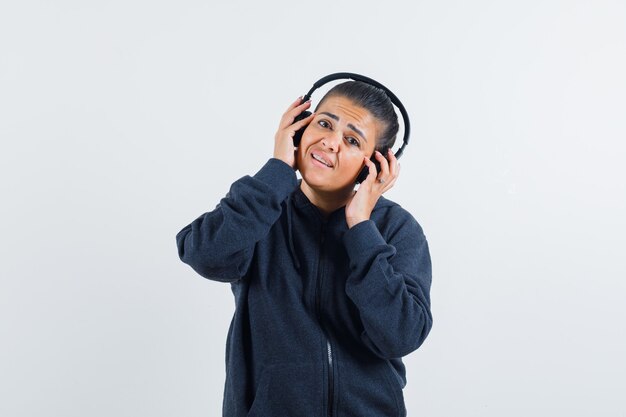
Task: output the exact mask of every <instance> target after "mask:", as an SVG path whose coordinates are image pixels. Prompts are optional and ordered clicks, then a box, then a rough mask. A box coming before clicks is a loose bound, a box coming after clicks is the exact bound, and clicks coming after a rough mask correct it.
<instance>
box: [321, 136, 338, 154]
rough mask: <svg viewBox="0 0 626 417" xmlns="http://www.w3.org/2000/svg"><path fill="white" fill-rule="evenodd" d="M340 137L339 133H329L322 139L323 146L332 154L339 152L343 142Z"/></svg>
mask: <svg viewBox="0 0 626 417" xmlns="http://www.w3.org/2000/svg"><path fill="white" fill-rule="evenodd" d="M340 136H341V135H340V134H339V132H332V133H329V134H327V135H326V136H324V138H323V139H322V145H323V146H324V148H328V150H329V151H331V152H337V150H339V143H340V142H341V137H340Z"/></svg>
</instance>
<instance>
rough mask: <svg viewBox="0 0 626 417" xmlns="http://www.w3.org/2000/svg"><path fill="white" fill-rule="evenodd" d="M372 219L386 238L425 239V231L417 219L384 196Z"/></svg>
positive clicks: (380, 199) (373, 212)
mask: <svg viewBox="0 0 626 417" xmlns="http://www.w3.org/2000/svg"><path fill="white" fill-rule="evenodd" d="M371 219H372V220H373V221H374V223H376V226H377V227H378V230H379V231H380V232H381V234H382V235H383V236H385V237H386V238H401V239H404V238H407V237H408V238H411V237H412V238H414V239H423V238H424V230H423V228H422V226H421V225H420V224H419V222H418V221H417V219H416V218H415V217H414V216H413V215H412V214H411V213H410V212H409V211H408V210H406V209H405V208H404V207H402V206H401V205H400V204H398V203H396V202H395V201H392V200H390V199H387V198H385V197H384V196H381V197H380V198H379V199H378V202H377V203H376V206H375V207H374V210H373V211H372V215H371Z"/></svg>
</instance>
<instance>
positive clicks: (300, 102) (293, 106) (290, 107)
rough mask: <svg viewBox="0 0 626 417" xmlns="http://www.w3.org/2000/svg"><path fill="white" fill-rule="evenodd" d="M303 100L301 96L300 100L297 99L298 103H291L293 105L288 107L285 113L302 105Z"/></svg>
mask: <svg viewBox="0 0 626 417" xmlns="http://www.w3.org/2000/svg"><path fill="white" fill-rule="evenodd" d="M302 98H303V97H302V96H300V97H298V98H297V99H296V101H294V102H293V103H291V104H290V105H289V107H287V109H286V110H285V113H287V112H289V111H290V110H291V109H293V108H295V107H298V106H299V105H300V104H302Z"/></svg>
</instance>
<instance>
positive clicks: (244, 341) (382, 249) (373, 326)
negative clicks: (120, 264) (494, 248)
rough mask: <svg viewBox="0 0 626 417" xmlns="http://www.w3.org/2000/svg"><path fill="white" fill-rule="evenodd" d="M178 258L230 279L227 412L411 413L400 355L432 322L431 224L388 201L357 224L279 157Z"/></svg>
mask: <svg viewBox="0 0 626 417" xmlns="http://www.w3.org/2000/svg"><path fill="white" fill-rule="evenodd" d="M176 241H177V244H178V253H179V256H180V259H181V260H182V261H183V262H185V263H187V264H189V265H190V266H191V267H192V268H193V269H194V270H195V271H196V272H197V273H198V274H200V275H201V276H203V277H205V278H208V279H211V280H216V281H223V282H229V283H230V285H231V288H232V291H233V294H234V296H235V306H236V310H235V314H234V316H233V319H232V321H231V325H230V329H229V331H228V337H227V341H226V382H225V390H224V402H223V415H224V416H227V417H245V416H260V417H296V416H302V417H317V416H320V417H322V416H334V417H344V416H345V417H347V416H359V417H363V416H377V417H379V416H405V415H406V409H405V405H404V397H403V393H402V389H403V388H404V386H405V384H406V376H405V367H404V365H403V363H402V360H401V357H402V356H405V355H407V354H408V353H410V352H412V351H414V350H416V349H417V348H418V347H419V346H420V345H421V344H422V343H423V342H424V340H425V339H426V337H427V336H428V333H429V332H430V329H431V327H432V315H431V311H430V285H431V264H430V254H429V251H428V243H427V241H426V238H425V236H424V234H423V232H422V228H421V227H420V225H419V224H418V223H417V222H416V221H415V219H414V218H413V217H412V216H411V214H409V213H408V212H407V211H406V210H404V209H403V208H402V207H400V206H399V205H398V204H396V203H394V202H392V201H390V200H388V199H385V198H384V197H380V199H379V200H378V202H377V204H376V206H375V208H374V210H373V212H372V214H371V218H370V220H367V221H364V222H361V223H359V224H357V225H355V226H354V227H352V228H351V229H349V228H348V226H347V224H346V219H345V207H342V208H340V209H338V210H336V211H335V212H333V213H332V214H331V215H330V216H329V217H328V218H327V219H326V220H324V219H323V217H322V216H321V214H320V212H319V211H318V209H317V207H315V206H314V205H313V204H312V203H311V202H310V201H309V200H308V198H307V197H306V196H305V195H304V193H303V192H302V191H301V190H300V187H299V181H298V179H297V177H296V174H295V171H294V170H293V169H292V168H291V167H290V166H289V165H287V164H286V163H284V162H282V161H280V160H278V159H274V158H272V159H270V160H269V161H268V162H267V163H266V164H265V165H264V166H263V167H262V168H261V169H260V170H259V171H258V172H257V173H256V174H255V175H254V176H245V177H243V178H241V179H239V180H237V181H236V182H234V183H233V184H232V186H231V188H230V191H229V192H228V194H227V195H226V196H225V197H224V198H223V199H222V200H221V201H220V203H219V204H218V205H217V207H216V208H215V209H214V210H213V211H211V212H208V213H205V214H203V215H202V216H200V217H198V218H197V219H196V220H194V221H193V222H192V223H191V224H189V225H188V226H186V227H185V228H183V229H182V230H181V231H180V232H179V233H178V234H177V235H176Z"/></svg>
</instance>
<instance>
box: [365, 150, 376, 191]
mask: <svg viewBox="0 0 626 417" xmlns="http://www.w3.org/2000/svg"><path fill="white" fill-rule="evenodd" d="M363 160H364V161H365V165H366V166H367V168H368V171H369V172H368V173H367V177H366V178H365V181H363V182H367V183H369V184H374V182H376V175H378V173H377V172H376V165H374V163H373V162H372V161H371V160H370V159H369V158H368V157H367V156H364V157H363Z"/></svg>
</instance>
